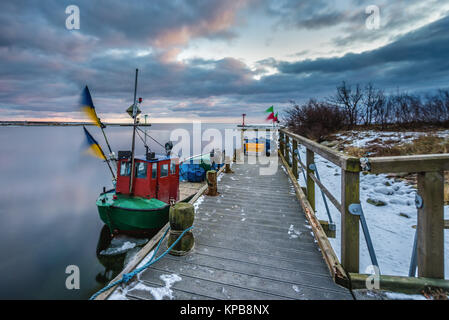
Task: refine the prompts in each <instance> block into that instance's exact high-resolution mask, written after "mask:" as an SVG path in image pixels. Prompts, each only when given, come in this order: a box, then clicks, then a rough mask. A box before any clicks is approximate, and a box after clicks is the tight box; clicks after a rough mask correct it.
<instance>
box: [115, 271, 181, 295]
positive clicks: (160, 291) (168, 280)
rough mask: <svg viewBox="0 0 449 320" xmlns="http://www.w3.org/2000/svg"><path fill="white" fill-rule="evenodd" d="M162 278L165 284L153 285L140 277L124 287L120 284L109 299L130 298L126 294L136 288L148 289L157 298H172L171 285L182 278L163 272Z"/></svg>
mask: <svg viewBox="0 0 449 320" xmlns="http://www.w3.org/2000/svg"><path fill="white" fill-rule="evenodd" d="M160 279H161V280H162V281H164V283H165V285H164V286H159V287H151V286H149V285H146V284H145V283H143V282H142V281H140V277H138V281H135V282H134V283H132V284H130V285H128V286H126V287H124V288H122V287H120V286H119V287H118V288H117V289H115V290H114V292H113V293H112V294H111V295H110V296H109V297H108V300H128V298H127V297H126V295H127V294H128V293H132V291H134V290H140V291H147V292H149V293H150V294H151V295H152V296H153V298H154V299H155V300H162V299H164V298H166V297H167V298H168V299H170V300H172V299H173V290H172V289H171V287H172V285H173V284H174V283H175V282H178V281H181V280H182V278H181V277H180V276H179V275H177V274H175V273H174V274H163V275H161V276H160Z"/></svg>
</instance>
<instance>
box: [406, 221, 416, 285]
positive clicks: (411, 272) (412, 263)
mask: <svg viewBox="0 0 449 320" xmlns="http://www.w3.org/2000/svg"><path fill="white" fill-rule="evenodd" d="M417 247H418V229H416V231H415V238H414V239H413V251H412V257H411V259H410V267H409V269H408V276H409V277H415V276H416V266H417V265H418V252H417Z"/></svg>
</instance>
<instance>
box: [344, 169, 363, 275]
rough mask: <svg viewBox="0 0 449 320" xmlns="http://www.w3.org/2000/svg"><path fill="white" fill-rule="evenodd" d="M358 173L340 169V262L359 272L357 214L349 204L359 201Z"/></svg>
mask: <svg viewBox="0 0 449 320" xmlns="http://www.w3.org/2000/svg"><path fill="white" fill-rule="evenodd" d="M359 188H360V173H359V172H352V171H346V170H342V175H341V208H342V212H341V264H342V265H343V268H344V269H345V270H346V271H347V272H354V273H359V248H360V245H359V216H357V215H353V214H351V213H350V212H349V205H350V204H352V203H360V189H359Z"/></svg>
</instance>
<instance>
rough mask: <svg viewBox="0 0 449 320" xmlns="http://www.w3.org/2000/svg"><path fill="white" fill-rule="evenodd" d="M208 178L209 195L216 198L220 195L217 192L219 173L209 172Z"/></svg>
mask: <svg viewBox="0 0 449 320" xmlns="http://www.w3.org/2000/svg"><path fill="white" fill-rule="evenodd" d="M206 175H207V176H206V178H207V193H206V194H207V195H208V196H212V197H215V196H217V195H218V192H217V171H215V170H209V171H207V173H206Z"/></svg>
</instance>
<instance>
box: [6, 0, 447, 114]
mask: <svg viewBox="0 0 449 320" xmlns="http://www.w3.org/2000/svg"><path fill="white" fill-rule="evenodd" d="M69 5H76V6H78V8H79V11H80V28H79V30H68V29H67V28H66V20H67V18H68V17H69V15H68V14H67V13H66V8H67V6H69ZM373 5H374V6H377V7H378V8H379V9H380V16H379V23H380V24H379V28H377V29H373V28H372V24H370V22H372V21H373V20H370V19H371V18H373V16H371V14H372V13H371V12H372V11H368V14H367V11H366V10H367V7H369V6H373ZM367 19H368V24H367ZM70 21H72V20H71V19H70ZM0 25H1V29H0V120H25V119H40V120H43V119H46V120H50V119H58V120H81V119H83V117H82V115H81V114H80V113H79V112H78V100H79V94H80V92H81V89H82V88H83V86H85V85H86V84H87V85H88V86H89V88H90V89H91V92H92V95H93V99H94V103H95V106H96V108H97V112H98V114H99V115H100V117H101V118H102V119H103V120H110V121H120V120H122V119H126V120H128V119H129V117H128V116H127V115H126V114H125V113H124V110H125V109H126V108H127V107H128V106H129V105H130V104H131V103H132V95H133V85H134V83H133V82H134V70H135V68H139V73H140V77H139V86H138V95H139V96H141V97H143V99H144V102H143V104H142V109H143V112H144V113H149V114H150V117H151V118H152V121H153V122H185V121H191V120H193V119H198V118H201V120H203V121H208V122H222V121H223V122H232V121H236V120H237V119H240V115H241V114H242V113H247V114H248V117H249V118H250V119H251V121H255V122H257V121H258V122H260V120H262V119H263V111H264V110H265V109H266V108H267V107H269V106H270V105H274V106H275V107H276V108H277V109H278V110H280V111H281V114H282V110H283V109H285V108H287V107H288V106H289V101H291V100H295V101H298V102H300V101H303V100H305V99H308V98H310V97H317V98H319V97H326V96H329V95H330V94H332V93H333V91H334V90H335V87H336V86H337V85H338V84H339V83H340V82H341V81H343V80H346V81H348V82H349V83H362V84H363V83H367V82H372V83H374V84H375V85H376V86H378V87H381V88H384V89H385V90H386V91H387V92H388V91H396V90H398V89H399V90H403V91H408V92H428V91H432V90H435V89H438V88H448V87H449V59H448V53H447V52H448V49H449V32H448V30H449V0H427V1H423V0H407V1H406V0H366V1H365V0H338V1H332V0H329V1H322V0H296V1H295V0H173V1H169V0H164V1H162V0H161V1H147V0H134V1H122V0H107V1H106V0H104V1H102V0H96V1H92V0H86V1H76V0H70V1H64V0H42V1H33V0H30V1H25V0H4V1H1V3H0ZM369 26H371V27H369Z"/></svg>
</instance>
